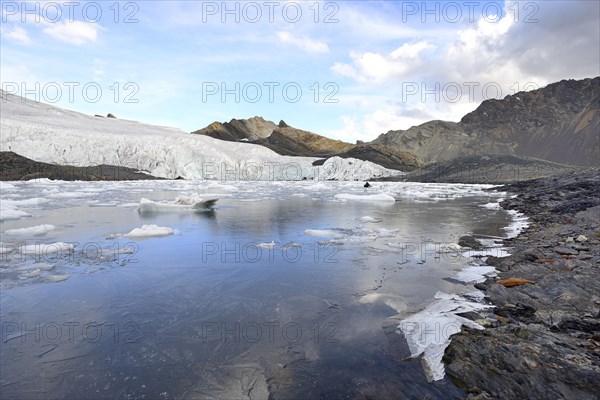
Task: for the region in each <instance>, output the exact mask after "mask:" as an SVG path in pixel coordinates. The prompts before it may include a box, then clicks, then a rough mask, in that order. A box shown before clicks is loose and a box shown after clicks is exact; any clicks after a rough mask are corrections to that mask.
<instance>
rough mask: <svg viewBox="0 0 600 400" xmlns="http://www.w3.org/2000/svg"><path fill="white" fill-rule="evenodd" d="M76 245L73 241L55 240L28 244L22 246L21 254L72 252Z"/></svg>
mask: <svg viewBox="0 0 600 400" xmlns="http://www.w3.org/2000/svg"><path fill="white" fill-rule="evenodd" d="M73 250H74V246H73V245H72V244H71V243H65V242H55V243H37V244H31V245H26V246H21V249H20V251H21V254H28V255H29V254H35V255H46V254H52V253H63V252H65V253H72V252H73Z"/></svg>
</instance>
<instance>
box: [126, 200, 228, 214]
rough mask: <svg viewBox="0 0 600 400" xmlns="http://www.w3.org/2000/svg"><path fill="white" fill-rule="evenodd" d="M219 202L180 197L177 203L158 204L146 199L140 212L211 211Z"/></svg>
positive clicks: (140, 207)
mask: <svg viewBox="0 0 600 400" xmlns="http://www.w3.org/2000/svg"><path fill="white" fill-rule="evenodd" d="M217 200H219V199H218V198H210V199H201V198H198V197H178V198H176V199H175V201H170V202H158V201H152V200H149V199H146V198H142V199H141V200H140V204H139V206H138V210H139V211H140V212H171V211H193V210H209V209H211V208H212V207H213V206H214V205H215V203H216V202H217Z"/></svg>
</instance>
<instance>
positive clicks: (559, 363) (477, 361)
mask: <svg viewBox="0 0 600 400" xmlns="http://www.w3.org/2000/svg"><path fill="white" fill-rule="evenodd" d="M502 190H507V191H510V192H513V193H515V194H517V197H515V198H512V199H509V200H508V201H505V202H503V204H502V205H503V207H505V208H509V209H515V210H518V211H521V212H524V213H525V214H526V215H527V216H528V217H529V222H530V224H531V226H530V228H529V229H528V230H527V231H526V232H525V233H523V234H521V235H520V236H519V237H518V238H517V240H507V241H505V243H506V244H507V245H510V246H513V249H512V250H511V253H512V255H510V256H508V257H506V258H503V259H498V258H492V257H490V258H488V260H487V261H488V263H490V264H492V265H494V266H495V267H496V268H497V269H498V270H499V271H500V272H499V274H498V275H499V277H498V279H499V280H497V279H496V278H494V279H487V280H486V281H485V282H483V283H480V284H477V285H476V287H477V288H478V289H480V290H484V291H485V295H486V298H487V299H488V300H489V301H490V302H491V303H492V304H494V305H495V306H496V308H495V309H494V313H495V314H496V316H497V319H498V322H499V323H498V324H491V327H489V328H486V329H485V330H484V331H477V330H471V329H465V330H464V331H463V332H461V333H458V334H456V335H455V336H453V339H452V341H451V343H450V345H449V346H448V348H447V349H446V351H445V354H444V362H445V363H446V372H447V373H448V374H449V375H450V376H451V378H452V379H453V381H454V382H458V383H459V384H460V386H462V387H466V388H477V389H478V390H480V391H481V393H487V394H489V396H490V397H491V398H494V399H496V398H497V399H517V398H523V399H525V398H535V399H598V398H600V386H599V385H598V382H600V358H599V357H598V348H599V345H598V343H599V341H600V334H599V333H598V332H600V318H599V317H600V311H599V306H600V274H598V268H599V265H598V264H600V246H598V245H597V244H594V243H592V240H597V237H598V236H594V235H595V234H597V233H598V232H597V230H589V229H590V228H586V227H590V226H592V225H593V224H595V223H597V220H598V215H599V213H598V210H600V200H599V199H598V197H599V196H598V193H600V191H599V190H600V172H599V171H598V170H589V171H583V172H578V173H576V174H570V173H569V174H565V175H561V176H557V177H552V178H544V179H537V180H533V181H529V182H519V183H514V184H510V185H506V186H505V187H504V188H503V189H502ZM553 209H560V210H564V211H565V212H564V213H560V214H559V213H555V212H553V211H552V210H553ZM593 229H597V228H593ZM579 235H584V236H586V237H587V238H589V239H588V242H586V243H585V245H584V244H583V243H577V242H574V241H573V242H569V243H567V244H566V245H564V246H563V245H559V246H557V243H559V242H561V243H562V242H565V240H566V238H567V237H578V236H579ZM575 246H581V248H583V247H589V250H582V251H585V256H586V257H585V259H582V258H583V257H582V255H583V254H579V255H578V256H577V257H576V258H575V257H573V256H574V255H576V254H577V253H578V251H577V250H576V249H575V248H574V247H575ZM596 261H597V262H596ZM509 278H519V279H526V280H531V281H534V282H535V284H527V285H521V286H514V287H509V288H507V287H504V286H502V285H500V284H497V282H501V281H503V280H506V279H509ZM469 391H470V392H471V393H472V395H473V396H477V395H479V392H477V391H471V390H469ZM470 395H471V394H470Z"/></svg>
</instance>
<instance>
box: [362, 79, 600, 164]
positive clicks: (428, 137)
mask: <svg viewBox="0 0 600 400" xmlns="http://www.w3.org/2000/svg"><path fill="white" fill-rule="evenodd" d="M371 143H373V144H383V145H388V146H396V147H398V148H400V149H402V150H404V151H408V152H411V153H414V154H415V155H417V156H418V157H420V158H421V159H422V160H423V161H425V162H426V163H431V162H441V161H449V160H452V159H455V158H457V157H463V156H469V155H485V154H496V155H500V154H508V155H516V156H524V157H535V158H539V159H543V160H548V161H552V162H557V163H562V164H569V165H583V166H598V165H599V162H600V161H599V160H600V77H596V78H593V79H590V78H588V79H583V80H563V81H560V82H557V83H553V84H550V85H548V86H546V87H544V88H541V89H538V90H533V91H530V92H519V93H516V94H514V95H509V96H507V97H505V98H504V99H502V100H486V101H484V102H483V103H481V105H480V106H479V107H478V108H477V109H476V110H475V111H473V112H471V113H469V114H467V115H465V116H464V117H463V118H462V119H461V121H460V122H458V123H454V122H444V121H429V122H426V123H424V124H422V125H419V126H414V127H411V128H410V129H407V130H397V131H389V132H387V133H385V134H382V135H380V136H379V137H378V138H377V139H375V140H374V141H373V142H371Z"/></svg>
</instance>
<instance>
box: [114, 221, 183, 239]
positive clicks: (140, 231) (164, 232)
mask: <svg viewBox="0 0 600 400" xmlns="http://www.w3.org/2000/svg"><path fill="white" fill-rule="evenodd" d="M173 233H174V232H173V229H171V228H167V227H164V226H158V225H153V224H151V225H143V226H142V227H141V228H135V229H133V230H131V231H130V232H128V233H126V234H124V235H123V236H125V237H130V238H145V237H155V236H169V235H172V234H173Z"/></svg>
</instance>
